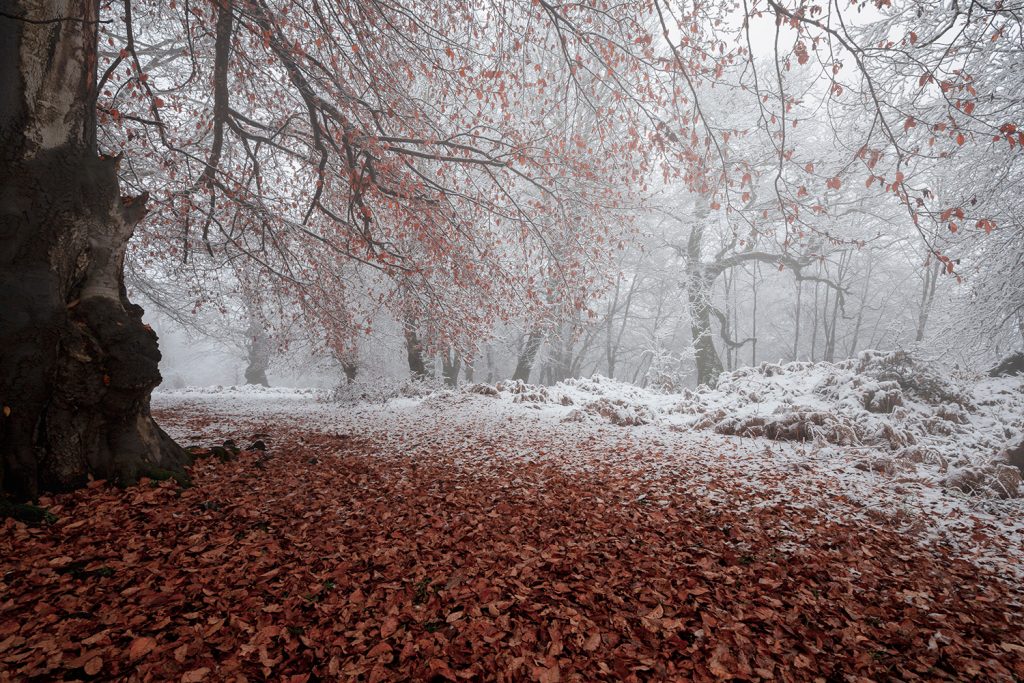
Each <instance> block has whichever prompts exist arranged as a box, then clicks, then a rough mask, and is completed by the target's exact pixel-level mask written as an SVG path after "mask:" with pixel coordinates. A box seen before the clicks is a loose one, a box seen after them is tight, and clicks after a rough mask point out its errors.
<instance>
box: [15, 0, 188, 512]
mask: <svg viewBox="0 0 1024 683" xmlns="http://www.w3.org/2000/svg"><path fill="white" fill-rule="evenodd" d="M4 8H5V13H6V14H8V15H9V16H4V17H0V54H2V58H0V155H2V157H3V159H2V163H0V403H2V404H3V408H2V415H0V455H2V459H3V460H2V486H3V489H4V490H6V491H8V492H10V493H12V494H13V495H15V496H17V497H19V498H34V497H35V496H37V494H38V493H39V491H41V490H67V489H72V488H76V487H79V486H82V485H84V484H85V483H86V482H87V481H88V478H89V477H90V476H93V477H95V478H102V479H109V480H113V481H116V482H119V483H124V484H128V483H131V482H134V481H135V480H136V479H137V478H138V477H139V476H142V475H155V474H163V473H175V474H183V472H184V466H185V465H186V464H187V463H188V462H189V457H188V454H187V453H186V452H185V451H184V450H183V449H181V448H180V447H178V446H177V445H176V444H175V443H174V442H173V441H172V440H171V439H170V438H169V437H168V436H167V435H166V434H165V433H164V432H163V431H162V430H161V429H160V428H159V427H158V426H157V425H156V423H155V422H154V421H153V419H152V417H151V416H150V410H149V400H150V394H151V393H152V390H153V388H154V387H156V386H157V385H158V384H159V383H160V372H159V369H158V365H159V361H160V351H159V349H158V347H157V340H156V335H155V334H154V333H153V331H152V330H151V329H150V328H149V327H148V326H147V325H144V324H143V322H142V309H141V308H140V307H138V306H136V305H133V304H132V303H131V302H129V301H128V297H127V293H126V290H125V287H124V258H125V250H126V248H127V243H128V240H129V238H130V237H131V235H132V233H133V231H134V229H135V226H136V224H137V223H138V222H139V221H140V220H141V219H142V217H143V216H144V215H145V213H146V208H145V204H146V197H145V196H141V197H122V196H121V194H120V190H119V186H118V181H117V165H118V162H119V159H118V158H112V157H104V156H101V155H99V154H98V152H97V148H96V113H95V95H96V92H95V89H96V58H97V54H96V41H97V26H98V24H97V19H98V15H99V2H98V0H93V1H92V2H72V1H71V0H63V1H60V0H46V1H45V2H44V1H42V0H35V1H31V2H30V1H23V2H21V3H19V4H18V5H14V6H12V3H4ZM17 17H23V18H24V19H19V18H17ZM58 17H75V20H64V21H53V19H55V18H58Z"/></svg>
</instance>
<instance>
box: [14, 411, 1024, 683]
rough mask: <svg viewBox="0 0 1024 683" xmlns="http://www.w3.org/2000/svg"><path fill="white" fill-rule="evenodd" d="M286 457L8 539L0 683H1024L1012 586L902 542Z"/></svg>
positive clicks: (334, 440)
mask: <svg viewBox="0 0 1024 683" xmlns="http://www.w3.org/2000/svg"><path fill="white" fill-rule="evenodd" d="M247 427H251V428H252V431H264V430H265V428H263V426H262V425H259V426H257V425H247ZM257 427H259V429H257ZM424 432H425V433H428V432H429V426H428V427H425V428H424ZM245 435H248V432H246V433H242V432H239V433H238V434H235V435H234V436H245ZM227 436H232V435H226V434H225V435H222V438H223V437H227ZM276 437H277V440H276V444H275V443H274V440H271V450H270V453H269V455H268V456H264V455H263V454H262V453H251V452H243V453H242V454H241V456H240V457H239V458H238V460H236V461H233V462H228V463H219V462H215V461H209V460H208V461H202V462H200V463H199V464H197V465H196V466H195V468H194V469H193V473H192V474H193V479H194V483H195V486H194V487H193V488H190V489H186V490H180V489H179V488H178V487H177V486H176V485H174V484H173V483H172V482H161V483H143V484H142V485H139V486H137V487H134V488H132V489H128V490H125V491H120V490H117V489H114V488H111V487H107V486H104V485H101V484H97V485H95V486H92V487H90V488H88V489H85V490H83V491H80V492H78V493H75V494H71V495H64V496H59V497H56V498H55V499H52V500H50V501H46V502H48V503H49V505H50V508H51V510H52V511H53V512H54V513H55V514H56V515H57V517H58V522H57V523H55V524H53V525H51V526H43V527H27V526H25V525H23V524H21V523H20V522H15V521H13V520H6V521H5V522H4V523H3V528H2V530H0V672H2V673H0V679H3V680H40V681H42V680H47V681H48V680H63V679H83V680H88V679H95V680H110V679H127V680H153V681H167V680H172V681H183V682H185V681H204V680H250V681H251V680H264V679H268V678H269V679H274V680H285V681H316V680H365V681H385V680H434V681H445V680H450V681H459V680H504V681H509V680H525V681H530V680H532V681H540V682H542V683H554V682H556V681H594V680H606V681H620V680H624V681H636V680H724V679H735V680H751V681H754V680H792V681H811V680H821V681H865V680H891V679H898V680H917V679H923V680H936V679H949V680H965V679H972V678H977V679H985V680H1013V679H1014V677H1017V678H1020V677H1024V629H1022V627H1024V610H1022V609H1021V592H1020V590H1019V589H1018V588H1017V587H1015V586H1013V585H1010V584H1009V583H1007V582H1005V581H1001V580H999V579H997V578H996V577H993V576H989V575H986V574H985V573H984V572H981V571H979V570H978V568H977V567H975V566H973V565H970V564H968V563H966V562H964V561H962V560H959V559H956V558H955V557H954V556H953V554H952V553H951V551H949V550H944V549H942V548H932V549H922V548H919V547H917V546H914V545H913V544H911V543H908V542H906V541H905V539H903V538H901V537H900V536H899V535H897V534H895V533H893V532H891V531H887V530H886V529H884V528H868V527H866V526H865V525H863V524H860V525H845V524H839V523H835V522H830V521H827V519H826V516H825V515H823V514H821V513H820V512H819V511H817V510H815V509H812V508H800V507H799V506H790V505H776V504H773V505H768V506H765V507H761V508H759V509H757V511H756V512H755V513H749V512H748V513H743V514H742V515H740V514H737V513H735V512H730V508H729V506H728V505H725V504H722V503H717V502H713V501H711V500H708V499H707V498H706V497H701V496H700V495H696V494H690V493H688V492H687V490H686V487H685V482H683V483H684V485H683V486H680V485H679V482H672V483H671V484H672V485H669V482H664V484H665V485H664V486H661V485H660V484H661V483H660V482H659V481H658V480H656V479H651V478H647V479H640V478H639V477H637V476H636V475H635V474H625V473H623V472H622V471H616V470H614V469H612V468H609V467H602V466H600V465H595V468H594V471H592V472H590V473H587V474H579V473H575V474H571V475H570V474H567V473H565V472H563V471H561V470H559V469H557V468H554V467H552V466H550V465H546V464H542V463H534V464H530V463H524V462H523V461H521V460H503V459H502V458H501V457H500V456H499V455H497V454H496V455H495V457H494V458H493V459H491V460H490V464H489V465H487V466H486V467H485V466H481V467H467V466H465V464H464V463H463V464H456V463H455V461H454V456H452V455H451V454H449V453H445V452H443V451H438V452H437V453H436V454H433V455H432V456H431V457H424V456H422V455H418V456H410V455H404V454H402V453H401V452H399V451H400V450H401V449H397V448H395V447H394V446H393V445H392V446H387V447H385V446H384V445H382V444H381V443H380V442H379V441H376V440H369V439H358V438H341V437H332V436H326V435H316V434H305V435H302V440H301V443H300V442H299V437H298V435H290V436H289V435H287V434H284V433H281V432H278V433H277V434H276ZM488 443H489V442H485V441H483V440H481V441H480V444H479V448H489V449H495V448H496V446H494V445H493V443H490V445H487V444H488ZM467 447H468V448H473V447H474V446H473V445H472V444H471V443H470V444H469V445H468V446H467ZM722 486H723V489H726V490H728V489H729V487H730V484H729V483H728V482H723V483H722ZM666 491H668V492H667V493H666ZM736 493H737V495H739V494H740V489H737V490H736Z"/></svg>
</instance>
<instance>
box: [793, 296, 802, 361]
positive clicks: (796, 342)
mask: <svg viewBox="0 0 1024 683" xmlns="http://www.w3.org/2000/svg"><path fill="white" fill-rule="evenodd" d="M803 293H804V287H803V283H802V282H800V281H799V280H797V282H796V324H795V325H794V326H793V360H796V359H797V357H798V354H799V353H800V308H801V306H802V303H801V299H802V298H803Z"/></svg>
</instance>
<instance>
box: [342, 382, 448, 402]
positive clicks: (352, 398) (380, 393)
mask: <svg viewBox="0 0 1024 683" xmlns="http://www.w3.org/2000/svg"><path fill="white" fill-rule="evenodd" d="M444 390H445V387H444V384H443V383H442V382H441V381H439V380H435V379H423V380H411V379H404V380H398V379H391V378H380V379H376V380H373V381H369V382H364V381H359V382H348V383H346V384H342V385H340V386H338V387H336V388H335V389H334V390H332V391H331V392H330V393H329V394H328V395H327V400H328V401H330V402H332V403H343V404H356V403H387V402H388V401H390V400H391V399H395V398H421V397H425V396H430V395H431V394H435V393H437V392H439V391H444Z"/></svg>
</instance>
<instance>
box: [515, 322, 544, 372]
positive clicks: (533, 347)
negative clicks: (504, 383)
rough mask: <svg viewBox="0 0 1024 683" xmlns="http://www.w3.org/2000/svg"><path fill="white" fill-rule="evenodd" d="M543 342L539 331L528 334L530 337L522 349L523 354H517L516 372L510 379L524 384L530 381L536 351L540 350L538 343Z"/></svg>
mask: <svg viewBox="0 0 1024 683" xmlns="http://www.w3.org/2000/svg"><path fill="white" fill-rule="evenodd" d="M543 340H544V335H543V334H542V333H541V331H540V330H533V331H532V332H530V336H529V337H527V338H526V346H525V347H524V348H523V352H522V353H521V354H519V360H518V361H517V362H516V371H515V372H514V373H513V374H512V379H514V380H515V379H519V380H522V381H524V382H529V381H530V372H531V371H532V370H533V361H534V359H535V358H536V357H537V351H539V350H540V343H541V342H542V341H543Z"/></svg>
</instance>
